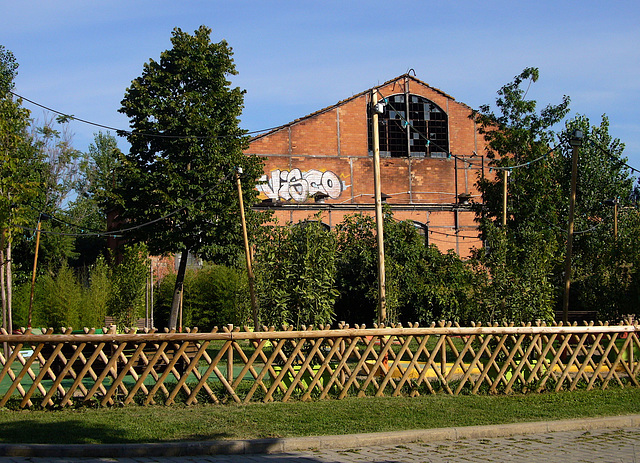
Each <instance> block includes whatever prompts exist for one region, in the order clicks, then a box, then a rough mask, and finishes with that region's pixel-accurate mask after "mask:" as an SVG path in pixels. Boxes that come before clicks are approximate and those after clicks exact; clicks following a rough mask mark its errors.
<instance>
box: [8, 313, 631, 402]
mask: <svg viewBox="0 0 640 463" xmlns="http://www.w3.org/2000/svg"><path fill="white" fill-rule="evenodd" d="M638 331H639V327H638V325H637V323H636V324H631V323H628V324H621V325H615V326H614V325H612V326H609V325H606V324H604V325H603V324H600V325H593V324H591V325H589V326H577V325H573V326H562V325H560V326H545V325H544V324H541V325H537V326H530V325H529V326H519V327H516V326H497V325H496V326H479V325H478V326H472V327H460V326H457V325H451V324H444V323H441V324H439V325H438V326H435V325H432V326H431V327H425V328H421V327H418V326H417V325H415V326H410V327H408V328H403V327H400V326H398V327H393V328H384V327H378V328H374V329H365V328H364V327H359V326H356V327H355V328H350V327H348V326H341V327H339V329H318V330H313V329H308V330H304V331H293V330H285V331H275V330H274V329H270V330H266V329H265V330H263V331H260V332H251V331H247V330H240V329H239V328H234V327H232V326H229V327H225V328H224V329H223V330H222V331H218V330H214V331H212V332H206V333H204V332H203V333H200V332H198V331H197V330H196V329H193V330H187V332H184V333H175V332H156V331H153V330H149V331H145V332H140V333H136V332H135V331H131V332H129V333H125V334H116V333H115V332H114V331H108V330H105V334H95V333H94V331H93V330H85V332H84V333H82V334H72V333H71V331H70V330H69V331H66V332H65V333H64V334H53V330H51V329H50V330H47V331H45V332H44V334H33V333H31V332H30V331H29V330H27V331H24V332H23V333H22V334H13V335H9V334H7V333H6V332H5V331H2V332H0V367H1V368H2V369H1V371H0V408H2V407H5V406H9V405H12V406H19V407H21V408H27V407H34V406H42V407H52V406H62V407H64V406H69V405H71V404H73V403H77V402H85V403H94V404H95V403H97V404H100V405H101V406H110V405H114V404H129V403H132V402H135V403H141V404H155V403H165V404H172V403H175V402H177V401H180V402H184V403H186V404H195V403H198V402H213V403H220V402H227V401H234V402H238V403H246V402H250V401H274V400H281V401H287V400H290V399H291V398H297V399H301V400H309V399H310V398H318V399H323V398H327V397H332V398H344V397H346V396H348V395H350V396H354V395H355V396H385V395H387V396H388V395H393V396H397V395H420V394H432V393H437V392H443V393H447V394H461V393H478V392H488V393H506V394H508V393H512V392H520V391H524V392H540V391H547V390H556V391H558V390H562V389H564V390H573V389H575V388H577V387H584V388H586V389H593V388H606V387H608V386H609V385H611V384H615V385H619V386H623V387H625V386H638V385H639V383H638V377H639V374H640V363H639V361H638V360H639V358H640V341H639V338H638Z"/></svg>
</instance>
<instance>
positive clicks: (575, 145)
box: [562, 130, 582, 325]
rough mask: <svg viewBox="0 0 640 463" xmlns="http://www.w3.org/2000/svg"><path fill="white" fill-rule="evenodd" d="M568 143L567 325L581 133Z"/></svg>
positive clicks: (564, 305) (564, 316)
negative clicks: (569, 171) (569, 187)
mask: <svg viewBox="0 0 640 463" xmlns="http://www.w3.org/2000/svg"><path fill="white" fill-rule="evenodd" d="M569 143H570V144H571V147H572V153H571V194H570V196H569V226H568V231H567V255H566V256H565V261H564V297H563V299H562V322H563V323H564V324H565V325H566V324H568V323H569V290H570V287H571V257H572V252H573V221H574V216H575V209H576V185H577V182H578V151H579V149H580V145H581V144H582V131H580V130H574V131H573V133H572V134H571V139H570V140H569Z"/></svg>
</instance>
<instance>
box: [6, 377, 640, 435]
mask: <svg viewBox="0 0 640 463" xmlns="http://www.w3.org/2000/svg"><path fill="white" fill-rule="evenodd" d="M632 413H640V388H633V387H628V388H624V389H622V388H613V389H608V390H605V391H599V390H598V391H575V392H561V393H546V394H527V395H511V396H492V395H461V396H449V395H445V394H436V395H427V396H422V397H413V398H408V397H398V398H347V399H344V400H340V401H336V400H326V401H317V402H288V403H280V402H275V403H268V404H264V403H252V404H249V405H243V406H241V405H235V404H232V405H199V406H192V407H184V406H171V407H166V406H149V407H140V406H127V407H120V408H96V409H94V408H79V409H64V410H49V411H43V410H37V411H28V410H20V411H13V410H8V409H4V410H0V443H56V444H77V443H138V442H167V441H178V440H209V439H245V438H246V439H250V438H263V437H293V436H311V435H324V434H349V433H360V432H379V431H398V430H405V429H427V428H440V427H453V426H470V425H483V424H499V423H515V422H525V421H539V420H559V419H566V418H580V417H595V416H613V415H623V414H632Z"/></svg>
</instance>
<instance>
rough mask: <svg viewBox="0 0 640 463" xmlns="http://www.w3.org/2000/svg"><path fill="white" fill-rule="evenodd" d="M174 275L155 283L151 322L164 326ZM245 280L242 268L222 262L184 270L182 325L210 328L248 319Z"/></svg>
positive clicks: (174, 279) (169, 305)
mask: <svg viewBox="0 0 640 463" xmlns="http://www.w3.org/2000/svg"><path fill="white" fill-rule="evenodd" d="M175 281H176V275H175V274H170V275H167V276H166V277H164V278H163V279H162V280H161V281H159V282H158V283H157V285H156V291H155V301H154V308H155V323H156V325H157V326H167V325H168V322H169V314H170V312H171V302H172V299H173V291H174V287H175ZM248 292H249V291H248V283H247V278H246V276H245V274H244V272H243V271H240V270H236V269H233V268H230V267H226V266H223V265H213V264H210V265H206V266H205V267H204V268H202V269H200V270H187V272H186V274H185V278H184V295H183V299H182V326H189V327H198V329H199V330H201V331H210V330H211V329H212V328H213V327H215V326H219V327H221V326H225V325H227V324H233V325H237V326H242V325H244V324H246V323H248V322H249V319H250V316H251V307H250V302H249V298H248Z"/></svg>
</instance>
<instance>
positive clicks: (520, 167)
mask: <svg viewBox="0 0 640 463" xmlns="http://www.w3.org/2000/svg"><path fill="white" fill-rule="evenodd" d="M537 79H538V70H537V69H535V68H527V69H525V70H524V71H523V72H522V73H521V74H520V75H518V76H516V77H515V78H514V81H513V82H511V83H509V84H507V85H505V86H504V87H503V88H502V89H501V90H500V91H499V92H498V94H499V97H498V99H497V101H496V106H497V108H498V110H499V112H498V113H497V114H496V113H494V112H493V111H492V110H491V108H490V107H489V106H482V107H481V108H480V111H478V112H476V113H474V115H473V117H474V118H475V120H476V121H477V122H478V124H479V126H480V131H481V133H483V134H484V137H485V139H486V141H487V144H488V147H487V153H488V157H489V158H490V159H491V160H492V161H491V162H492V165H493V166H495V167H496V168H498V169H499V170H498V174H497V175H495V176H488V177H485V178H482V179H480V181H479V182H478V186H479V189H480V191H481V192H482V195H483V199H484V203H483V204H482V205H479V206H477V209H476V211H477V218H478V221H479V223H480V228H481V230H482V233H483V235H484V238H485V247H484V248H483V249H481V250H479V251H478V252H477V253H476V255H475V258H476V268H477V270H478V272H479V275H480V276H482V274H483V273H484V274H485V277H484V283H482V284H480V286H479V288H481V291H480V292H479V293H478V294H479V298H480V299H479V305H478V306H477V307H476V309H477V310H479V313H478V315H477V316H482V317H484V318H485V319H487V320H488V321H516V322H518V321H533V320H535V319H546V320H550V319H552V318H553V312H554V309H555V310H557V309H559V301H560V300H561V297H560V295H561V294H562V272H563V268H562V263H563V260H564V252H565V247H566V244H565V243H566V237H567V220H568V205H569V194H570V181H571V153H572V151H571V148H570V146H569V144H568V142H567V141H568V138H569V135H570V134H571V133H572V131H573V130H574V129H578V128H579V129H581V130H582V131H583V133H584V134H585V142H584V144H583V146H582V148H581V149H580V158H579V172H578V190H577V202H576V219H575V230H576V232H577V233H576V237H575V240H574V243H575V244H574V258H573V260H572V262H573V269H574V270H573V274H574V279H575V280H576V284H574V285H573V289H572V294H571V309H572V310H596V309H597V306H595V305H593V302H594V301H595V300H596V299H597V298H595V296H594V293H597V294H604V293H603V288H602V287H601V285H600V283H599V280H600V278H598V277H596V278H594V277H595V276H596V275H598V274H601V276H604V274H606V273H608V272H611V271H613V269H612V268H611V265H614V264H613V262H614V261H615V259H613V258H612V256H607V255H605V250H606V249H607V248H608V247H607V245H606V243H607V242H609V240H610V223H611V218H612V212H611V210H607V208H606V207H605V205H604V200H605V199H609V198H616V197H617V198H623V199H625V200H626V199H627V198H629V195H630V194H631V192H632V187H633V182H632V180H631V179H630V178H629V173H628V171H627V170H626V169H625V168H624V161H625V160H624V158H623V157H622V150H623V145H622V144H621V143H620V141H619V140H615V139H613V138H612V137H611V136H610V135H609V133H608V128H609V124H608V120H607V118H606V117H605V116H603V118H602V121H601V123H600V124H599V125H597V126H596V125H591V123H590V121H589V120H588V119H587V118H585V117H583V116H577V117H575V118H574V119H572V120H570V121H569V122H567V123H566V124H565V127H564V129H563V130H562V131H561V132H560V133H559V134H557V133H555V132H554V130H553V129H554V127H556V126H557V125H558V124H559V123H560V122H561V121H562V120H563V119H564V118H565V116H566V115H567V112H568V109H569V108H568V103H569V99H568V98H567V97H564V99H563V101H562V102H561V103H560V104H558V105H548V106H547V107H545V108H544V109H542V110H541V111H540V112H539V113H538V112H537V110H536V107H537V103H536V102H535V101H533V100H527V99H526V94H527V90H528V86H530V85H531V84H533V83H534V82H535V81H536V80H537ZM525 85H527V88H526V89H525ZM505 168H507V169H508V171H509V178H508V183H507V191H508V193H507V194H508V196H507V198H508V214H507V227H506V229H503V230H499V229H498V226H499V223H500V221H501V216H502V200H503V194H502V191H503V186H504V183H503V182H504V177H503V175H502V170H500V169H505ZM605 223H606V224H607V225H606V226H603V225H605ZM605 268H606V269H608V270H606V271H605V270H604V269H605ZM603 272H604V273H603ZM587 301H590V302H587ZM610 315H611V316H613V313H611V314H610Z"/></svg>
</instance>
